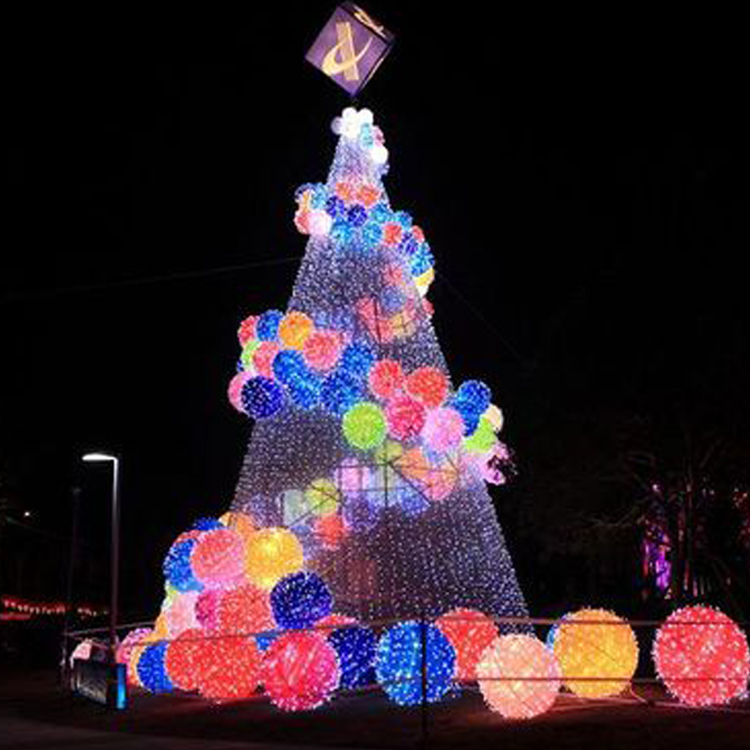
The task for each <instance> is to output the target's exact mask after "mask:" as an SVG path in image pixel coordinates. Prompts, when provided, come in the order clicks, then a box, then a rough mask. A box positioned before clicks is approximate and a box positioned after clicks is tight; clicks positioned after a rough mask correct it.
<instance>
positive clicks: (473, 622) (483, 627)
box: [435, 608, 498, 681]
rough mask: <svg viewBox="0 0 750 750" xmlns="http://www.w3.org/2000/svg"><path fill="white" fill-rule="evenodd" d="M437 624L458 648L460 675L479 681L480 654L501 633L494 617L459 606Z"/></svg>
mask: <svg viewBox="0 0 750 750" xmlns="http://www.w3.org/2000/svg"><path fill="white" fill-rule="evenodd" d="M435 625H437V627H438V628H440V631H441V632H442V633H443V635H444V636H445V637H446V638H447V639H448V640H449V641H450V642H451V645H452V646H453V648H454V650H455V651H456V677H457V678H458V679H459V680H467V681H468V680H475V679H476V666H477V663H478V662H479V659H480V657H481V656H482V654H483V653H484V651H485V649H486V648H487V646H489V645H490V643H492V641H494V640H495V638H497V635H498V633H497V627H496V625H495V623H494V622H493V620H492V618H491V617H488V616H487V615H485V614H484V613H483V612H477V611H476V610H474V609H464V608H458V609H452V610H451V611H450V612H446V613H445V614H444V615H441V616H440V617H438V619H437V620H436V621H435Z"/></svg>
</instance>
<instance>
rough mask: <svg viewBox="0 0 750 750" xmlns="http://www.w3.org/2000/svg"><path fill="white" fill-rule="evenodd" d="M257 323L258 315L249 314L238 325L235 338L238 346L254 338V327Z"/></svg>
mask: <svg viewBox="0 0 750 750" xmlns="http://www.w3.org/2000/svg"><path fill="white" fill-rule="evenodd" d="M257 325H258V316H257V315H249V316H248V317H247V318H245V319H244V320H243V321H242V323H240V327H239V328H238V329H237V338H238V339H239V342H240V346H245V344H246V343H247V342H248V341H250V340H252V339H254V338H255V328H256V326H257Z"/></svg>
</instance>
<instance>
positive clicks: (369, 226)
mask: <svg viewBox="0 0 750 750" xmlns="http://www.w3.org/2000/svg"><path fill="white" fill-rule="evenodd" d="M382 241H383V227H382V225H380V224H377V223H376V222H374V221H368V222H367V223H366V224H365V225H364V226H363V227H362V244H363V245H364V246H365V248H366V249H368V250H373V249H375V248H376V247H377V246H378V245H379V244H380V243H381V242H382Z"/></svg>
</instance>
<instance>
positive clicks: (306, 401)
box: [288, 373, 322, 410]
mask: <svg viewBox="0 0 750 750" xmlns="http://www.w3.org/2000/svg"><path fill="white" fill-rule="evenodd" d="M321 387H322V386H321V380H320V378H318V377H317V376H315V375H313V374H312V373H310V374H309V377H308V378H307V379H305V380H300V381H295V382H293V383H290V384H289V386H288V390H289V397H290V398H291V400H292V403H293V404H294V405H295V406H299V407H300V408H301V409H306V410H310V409H314V408H315V407H316V406H317V405H318V404H319V403H320V391H321Z"/></svg>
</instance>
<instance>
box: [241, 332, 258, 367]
mask: <svg viewBox="0 0 750 750" xmlns="http://www.w3.org/2000/svg"><path fill="white" fill-rule="evenodd" d="M259 346H260V341H258V340H257V339H250V341H248V342H247V343H246V344H245V346H243V347H242V354H241V355H240V362H242V366H243V367H244V368H245V369H246V370H254V369H255V368H254V367H253V354H255V351H256V349H257V348H258V347H259Z"/></svg>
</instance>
